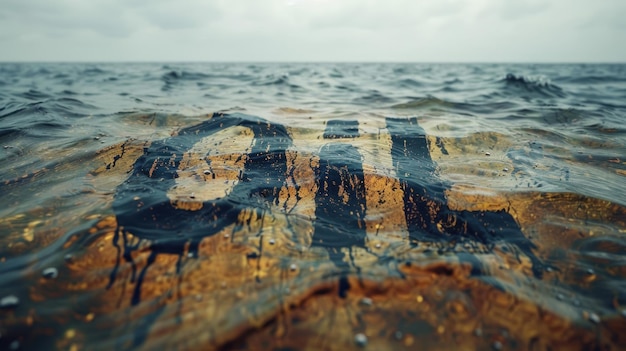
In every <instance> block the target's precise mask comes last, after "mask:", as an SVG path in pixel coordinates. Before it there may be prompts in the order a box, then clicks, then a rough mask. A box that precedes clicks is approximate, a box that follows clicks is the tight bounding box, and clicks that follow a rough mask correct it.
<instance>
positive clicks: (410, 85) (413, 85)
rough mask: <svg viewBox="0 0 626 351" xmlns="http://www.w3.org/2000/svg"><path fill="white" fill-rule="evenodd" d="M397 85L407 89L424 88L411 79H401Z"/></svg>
mask: <svg viewBox="0 0 626 351" xmlns="http://www.w3.org/2000/svg"><path fill="white" fill-rule="evenodd" d="M398 84H399V85H400V86H402V87H408V88H421V87H423V86H424V83H422V82H420V81H418V80H417V79H413V78H404V79H401V80H400V81H398Z"/></svg>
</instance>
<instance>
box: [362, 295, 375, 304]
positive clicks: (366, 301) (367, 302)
mask: <svg viewBox="0 0 626 351" xmlns="http://www.w3.org/2000/svg"><path fill="white" fill-rule="evenodd" d="M373 304H374V302H373V301H372V299H370V298H369V297H364V298H362V299H361V305H365V306H371V305H373Z"/></svg>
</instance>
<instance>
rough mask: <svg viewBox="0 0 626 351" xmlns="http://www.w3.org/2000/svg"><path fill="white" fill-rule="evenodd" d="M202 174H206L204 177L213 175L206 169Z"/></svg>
mask: <svg viewBox="0 0 626 351" xmlns="http://www.w3.org/2000/svg"><path fill="white" fill-rule="evenodd" d="M202 173H204V175H209V174H211V171H209V170H208V169H205V170H204V172H202Z"/></svg>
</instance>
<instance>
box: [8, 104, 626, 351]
mask: <svg viewBox="0 0 626 351" xmlns="http://www.w3.org/2000/svg"><path fill="white" fill-rule="evenodd" d="M369 123H370V125H367V126H365V125H362V124H360V123H359V121H357V120H329V121H327V122H326V128H325V130H324V131H323V133H322V132H321V131H317V130H308V129H304V128H296V127H287V126H284V125H281V124H279V123H274V122H270V121H267V120H264V119H262V118H258V117H252V116H247V115H242V114H229V115H225V114H215V115H213V116H211V117H210V118H208V119H207V120H206V121H204V122H202V123H200V124H197V125H194V126H191V127H187V128H183V129H181V130H178V131H177V132H176V133H175V134H174V135H172V136H171V137H169V138H165V139H162V140H156V141H153V142H150V143H138V142H129V143H125V144H122V145H121V146H118V147H114V148H112V149H109V150H107V151H106V152H105V153H103V156H102V159H104V160H105V162H104V165H103V166H102V167H100V168H99V169H97V170H96V171H94V172H93V177H94V181H97V180H98V179H102V178H108V177H112V175H113V174H115V175H116V176H119V175H122V176H121V177H120V178H119V179H120V180H121V183H120V184H119V186H117V187H116V190H115V192H114V195H113V199H112V201H111V203H110V209H111V210H112V213H109V214H106V213H103V215H102V217H100V218H99V219H97V220H94V224H93V226H92V227H91V228H89V229H87V230H82V231H75V232H73V233H72V234H71V235H69V236H68V237H67V241H66V242H65V248H71V247H72V246H73V245H77V243H80V245H79V246H80V249H77V250H73V251H72V253H71V256H69V257H66V262H64V263H63V267H59V269H58V271H56V270H55V271H54V277H53V279H50V277H52V276H50V277H48V278H45V279H39V280H38V281H37V282H36V284H34V286H33V287H32V288H31V289H30V299H31V300H32V303H33V305H36V304H37V303H43V302H45V301H54V300H56V301H60V303H62V304H69V305H71V307H69V308H65V309H64V310H65V312H59V313H56V314H54V315H52V316H51V315H46V316H40V315H39V314H38V312H37V308H33V309H30V310H29V311H18V310H17V309H15V304H10V303H8V302H7V306H8V308H10V309H12V310H6V309H5V310H4V311H2V312H1V313H3V314H4V315H5V316H7V317H6V318H5V320H6V321H7V324H6V325H7V326H8V327H7V326H5V327H4V328H6V332H9V333H10V336H9V337H7V336H6V332H3V334H2V335H3V338H2V339H0V342H4V341H3V340H8V341H7V342H9V341H11V340H13V339H19V340H22V342H24V341H25V340H24V339H26V338H25V337H23V336H21V335H26V336H32V337H40V338H48V339H51V340H53V341H54V343H55V345H56V347H57V348H59V349H74V350H75V349H110V348H113V347H115V348H118V349H245V350H255V349H259V350H346V349H371V350H403V349H406V350H412V349H416V348H418V349H422V348H424V349H450V350H459V349H490V348H492V349H520V350H522V349H524V350H525V349H573V348H574V349H595V348H598V349H611V348H616V349H617V348H619V347H624V345H625V344H626V339H625V338H626V336H625V335H624V334H623V330H626V318H625V317H624V316H623V315H622V314H623V313H622V312H621V311H623V308H624V306H625V304H626V293H624V291H625V290H624V289H623V288H622V286H621V284H623V281H624V280H623V278H624V276H625V275H626V271H625V270H624V265H623V263H622V264H621V265H620V264H619V263H618V264H617V265H613V266H610V265H609V267H602V268H600V269H597V270H593V269H591V270H590V269H584V270H582V269H581V268H580V267H583V265H581V264H573V262H577V261H580V260H583V261H584V260H587V261H585V262H586V264H587V265H588V266H590V267H599V266H602V265H603V264H605V262H604V261H602V259H598V260H593V259H592V258H589V257H590V256H586V255H583V254H581V253H583V252H585V251H586V250H591V251H594V252H603V253H607V254H608V255H611V254H613V255H617V254H618V252H622V251H621V250H622V249H624V241H623V239H622V240H617V239H614V237H613V236H611V235H600V236H597V235H594V233H593V232H591V233H589V232H587V233H585V232H582V231H580V230H576V229H572V230H561V229H560V227H558V226H556V227H554V228H556V230H555V229H554V228H552V227H551V226H550V221H547V220H545V219H546V218H549V216H551V215H555V214H558V216H559V218H561V217H564V218H568V217H569V218H572V220H574V221H576V220H578V221H589V222H593V220H594V219H599V218H600V217H606V218H605V219H607V220H610V221H611V222H612V223H614V225H616V226H619V227H621V228H626V222H625V218H626V210H625V209H624V208H623V207H620V206H619V205H615V204H612V203H609V202H606V201H602V200H596V199H589V198H584V197H582V196H577V195H573V194H556V193H538V192H517V193H515V192H512V193H501V192H497V191H490V190H489V189H488V188H479V187H475V188H472V187H470V186H467V185H462V184H453V183H452V182H450V181H449V180H445V179H444V177H442V176H441V175H440V174H439V169H438V166H437V163H436V162H435V161H434V160H433V155H438V156H437V157H440V158H442V160H443V159H445V157H446V156H448V155H450V154H451V153H454V152H456V151H457V150H461V148H460V147H457V145H455V144H454V140H443V139H440V138H434V137H430V136H428V135H426V133H425V132H424V130H423V129H422V128H421V127H420V126H419V124H418V119H417V118H386V119H384V120H380V121H370V122H369ZM484 155H486V154H484ZM484 155H483V156H484ZM453 156H454V157H461V156H462V155H459V154H456V155H453ZM494 156H495V155H494ZM494 156H491V153H489V157H494ZM485 157H486V156H485ZM443 162H445V160H443ZM448 167H451V166H450V165H448ZM510 169H511V172H509V168H506V171H504V172H507V174H508V173H514V172H515V171H514V165H511V166H510ZM116 179H117V178H116ZM591 225H592V226H593V223H592V224H591ZM573 227H574V228H579V227H576V226H573ZM615 235H616V236H620V235H621V236H623V233H616V234H615ZM31 240H32V238H31ZM602 257H606V255H604V256H602ZM600 271H601V272H602V273H599V272H600ZM44 275H50V274H46V273H44ZM613 277H619V278H621V280H619V281H618V282H617V283H616V280H614V279H612V278H613ZM49 287H50V288H49ZM16 298H17V297H16ZM7 301H8V300H7ZM9 302H10V301H9ZM9 305H11V306H9ZM620 313H622V314H620Z"/></svg>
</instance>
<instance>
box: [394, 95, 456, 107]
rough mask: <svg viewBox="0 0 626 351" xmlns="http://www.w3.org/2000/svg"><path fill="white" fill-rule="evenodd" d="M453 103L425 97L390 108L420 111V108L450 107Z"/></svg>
mask: <svg viewBox="0 0 626 351" xmlns="http://www.w3.org/2000/svg"><path fill="white" fill-rule="evenodd" d="M452 106H454V103H452V102H450V101H446V100H442V99H439V98H436V97H434V96H427V97H423V98H417V99H414V100H411V101H409V102H404V103H401V104H396V105H393V106H391V108H395V109H421V108H435V107H452Z"/></svg>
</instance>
